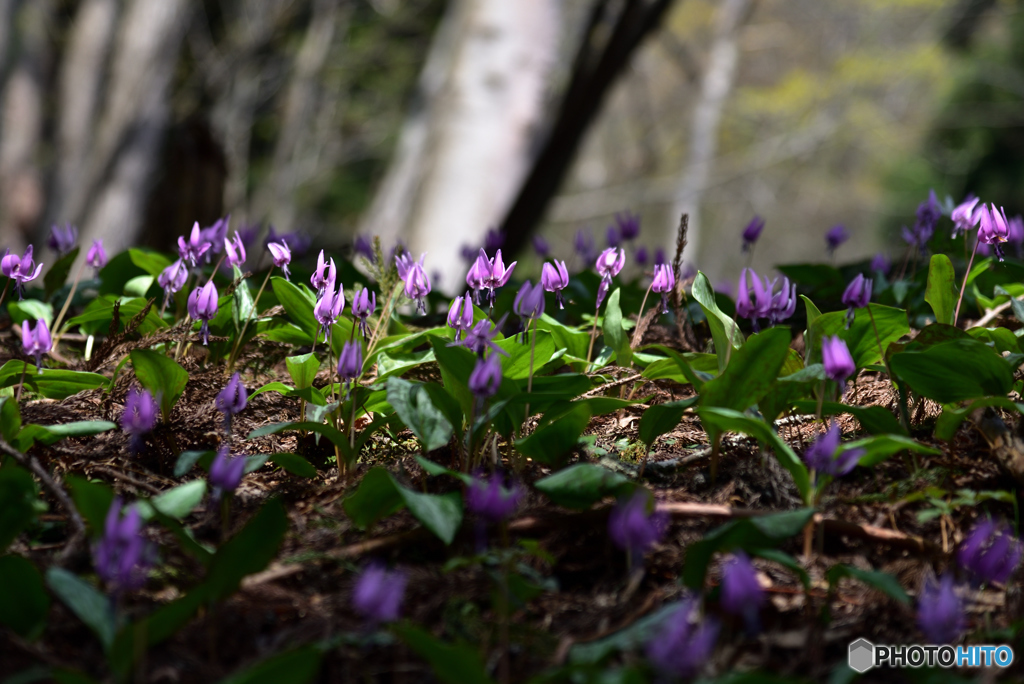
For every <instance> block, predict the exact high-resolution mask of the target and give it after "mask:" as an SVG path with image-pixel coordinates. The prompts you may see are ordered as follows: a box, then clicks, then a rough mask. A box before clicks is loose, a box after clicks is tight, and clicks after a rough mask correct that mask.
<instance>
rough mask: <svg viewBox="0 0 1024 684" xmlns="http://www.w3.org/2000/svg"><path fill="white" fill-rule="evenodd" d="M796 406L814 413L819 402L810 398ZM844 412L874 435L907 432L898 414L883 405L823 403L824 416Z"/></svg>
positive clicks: (805, 411)
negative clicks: (897, 417)
mask: <svg viewBox="0 0 1024 684" xmlns="http://www.w3.org/2000/svg"><path fill="white" fill-rule="evenodd" d="M794 406H795V407H796V410H797V411H799V412H800V413H803V414H805V415H814V414H815V412H816V411H817V410H818V404H817V402H815V401H813V400H810V399H807V400H803V401H797V402H794ZM844 413H849V414H850V415H851V416H853V417H854V418H856V419H857V420H858V421H859V422H860V426H861V427H862V428H864V430H865V431H867V432H869V433H871V434H872V435H896V434H903V435H905V434H906V431H905V430H904V429H903V426H902V425H900V422H899V421H898V420H897V419H896V416H894V415H892V413H891V412H889V410H888V409H886V408H885V407H883V406H853V405H850V404H840V403H839V402H837V401H825V402H822V404H821V415H822V416H840V415H842V414H844Z"/></svg>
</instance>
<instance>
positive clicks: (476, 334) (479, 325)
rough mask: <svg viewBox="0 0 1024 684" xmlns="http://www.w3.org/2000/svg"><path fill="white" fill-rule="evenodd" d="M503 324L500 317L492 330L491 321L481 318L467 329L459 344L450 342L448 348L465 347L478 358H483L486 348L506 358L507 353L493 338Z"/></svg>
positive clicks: (503, 319) (502, 318)
mask: <svg viewBox="0 0 1024 684" xmlns="http://www.w3.org/2000/svg"><path fill="white" fill-rule="evenodd" d="M466 296H467V297H468V296H469V295H468V294H467V295H466ZM506 315H507V314H506ZM504 324H505V316H502V317H501V320H500V321H498V323H497V325H495V326H494V327H493V328H492V327H491V321H490V320H489V319H487V318H482V319H480V320H479V321H477V322H476V325H474V326H473V327H472V328H470V329H469V331H468V332H467V333H466V336H465V337H464V338H463V339H462V341H461V342H450V343H449V344H448V346H449V347H454V346H462V347H466V348H467V349H469V350H470V351H472V352H473V353H474V354H476V355H477V357H479V358H483V356H484V352H486V351H487V349H488V347H489V348H490V349H491V350H492V351H495V352H497V353H498V354H504V355H506V356H507V355H508V352H506V351H505V350H504V349H502V348H501V347H499V346H498V345H497V344H495V342H494V338H495V337H496V336H497V335H498V331H499V330H501V326H503V325H504Z"/></svg>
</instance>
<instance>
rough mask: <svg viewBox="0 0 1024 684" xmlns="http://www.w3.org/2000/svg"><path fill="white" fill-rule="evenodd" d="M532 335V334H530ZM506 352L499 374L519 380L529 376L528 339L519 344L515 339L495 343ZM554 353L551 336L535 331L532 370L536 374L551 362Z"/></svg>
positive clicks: (527, 337) (509, 338) (553, 343)
mask: <svg viewBox="0 0 1024 684" xmlns="http://www.w3.org/2000/svg"><path fill="white" fill-rule="evenodd" d="M530 334H531V335H532V334H533V333H532V332H531V333H530ZM496 344H497V345H498V346H499V347H501V348H502V349H504V350H505V351H506V352H508V356H502V357H501V373H502V375H504V376H505V377H506V378H509V379H512V380H519V379H522V378H525V377H527V376H529V374H530V337H529V336H526V338H525V340H524V341H522V342H519V341H517V340H516V338H515V337H514V336H513V337H507V338H505V339H504V340H501V341H500V342H497V343H496ZM554 353H555V342H554V340H553V339H552V338H551V335H550V334H548V333H547V332H545V331H543V330H539V331H537V348H536V350H535V351H534V358H533V370H534V372H537V370H539V369H540V367H541V366H543V365H544V364H545V363H547V362H548V361H549V360H551V357H552V356H553V355H554Z"/></svg>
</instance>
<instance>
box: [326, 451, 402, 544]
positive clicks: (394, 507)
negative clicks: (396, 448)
mask: <svg viewBox="0 0 1024 684" xmlns="http://www.w3.org/2000/svg"><path fill="white" fill-rule="evenodd" d="M404 503H405V500H404V499H403V498H402V496H401V495H400V494H399V493H398V488H397V487H396V486H395V482H394V480H393V479H391V474H390V473H389V472H388V471H387V469H386V468H381V467H379V466H376V467H373V468H370V470H369V471H367V473H366V475H364V476H363V479H362V481H361V482H360V483H359V486H358V487H357V488H356V491H355V492H353V493H352V494H351V495H350V496H349V497H348V498H346V499H345V502H344V503H343V504H342V506H343V507H344V509H345V513H346V514H348V517H349V518H351V519H352V524H354V525H355V526H356V527H358V528H359V529H366V528H367V527H369V526H370V525H372V524H374V523H375V522H377V521H378V520H380V519H381V518H385V517H387V516H389V515H391V514H392V513H394V512H396V511H398V510H400V509H401V508H402V506H403V505H404Z"/></svg>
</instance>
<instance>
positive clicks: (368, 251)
mask: <svg viewBox="0 0 1024 684" xmlns="http://www.w3.org/2000/svg"><path fill="white" fill-rule="evenodd" d="M352 251H353V252H355V253H356V254H359V255H360V256H363V257H365V258H366V260H367V261H369V262H370V263H371V264H372V263H374V262H375V261H376V260H377V257H376V256H375V255H374V253H373V242H372V241H371V240H370V238H368V237H366V236H365V235H356V240H355V242H353V243H352Z"/></svg>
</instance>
